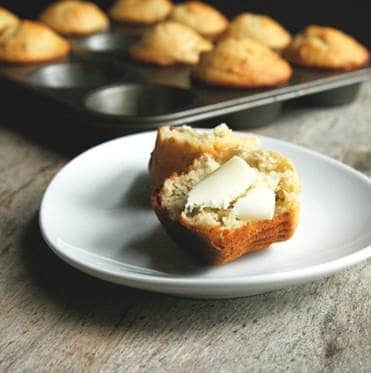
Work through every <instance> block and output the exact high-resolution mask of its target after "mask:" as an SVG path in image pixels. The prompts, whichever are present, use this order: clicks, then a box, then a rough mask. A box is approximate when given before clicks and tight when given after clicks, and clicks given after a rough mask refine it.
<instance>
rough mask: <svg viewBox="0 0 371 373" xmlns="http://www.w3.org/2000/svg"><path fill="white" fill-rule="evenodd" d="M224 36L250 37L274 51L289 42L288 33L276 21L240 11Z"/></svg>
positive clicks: (279, 49) (289, 36)
mask: <svg viewBox="0 0 371 373" xmlns="http://www.w3.org/2000/svg"><path fill="white" fill-rule="evenodd" d="M226 36H229V37H234V38H245V37H247V38H250V39H253V40H255V41H257V42H259V43H261V44H264V45H265V46H266V47H269V48H272V49H274V50H276V51H281V50H282V49H284V48H286V47H287V46H288V45H289V44H290V42H291V39H292V38H291V35H290V33H289V32H288V31H287V30H286V29H285V28H284V27H283V26H282V25H280V24H279V23H278V22H277V21H275V20H274V19H272V18H271V17H269V16H266V15H262V14H252V13H242V14H240V15H239V16H237V17H236V18H234V19H233V20H232V22H231V23H230V25H229V28H228V30H227V32H226Z"/></svg>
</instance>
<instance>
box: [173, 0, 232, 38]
mask: <svg viewBox="0 0 371 373" xmlns="http://www.w3.org/2000/svg"><path fill="white" fill-rule="evenodd" d="M170 18H171V19H172V20H174V21H177V22H180V23H183V24H184V25H187V26H189V27H191V28H193V29H194V30H196V31H197V32H199V33H200V34H201V35H202V36H204V37H206V38H210V39H214V38H216V37H218V36H219V35H221V34H222V33H223V32H224V31H225V30H226V28H227V27H228V20H227V18H225V17H224V16H223V14H221V13H220V12H219V11H217V10H216V9H215V8H213V7H212V6H210V5H207V4H205V3H203V2H201V1H187V2H185V3H181V4H179V5H177V6H175V8H174V10H173V11H172V13H171V14H170Z"/></svg>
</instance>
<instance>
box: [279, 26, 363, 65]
mask: <svg viewBox="0 0 371 373" xmlns="http://www.w3.org/2000/svg"><path fill="white" fill-rule="evenodd" d="M284 53H285V57H286V58H287V59H288V60H289V61H291V62H293V63H295V64H298V65H302V66H307V67H315V68H325V69H340V70H352V69H357V68H359V67H362V66H365V65H367V64H368V61H369V53H368V51H367V49H366V48H365V47H364V46H363V45H361V44H360V43H358V42H357V41H356V40H355V39H354V38H352V37H351V36H349V35H347V34H345V33H344V32H342V31H340V30H337V29H335V28H332V27H323V26H317V25H310V26H308V27H307V28H306V29H305V30H304V31H303V32H302V33H300V34H299V35H297V36H296V37H295V38H294V40H293V42H292V43H291V44H290V45H289V47H288V48H287V49H286V50H285V52H284Z"/></svg>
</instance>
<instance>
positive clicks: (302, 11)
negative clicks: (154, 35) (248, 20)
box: [0, 0, 371, 49]
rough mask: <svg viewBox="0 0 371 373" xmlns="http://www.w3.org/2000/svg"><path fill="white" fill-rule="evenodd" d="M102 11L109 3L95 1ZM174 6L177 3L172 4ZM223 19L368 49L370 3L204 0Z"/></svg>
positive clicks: (23, 10) (37, 7) (45, 0)
mask: <svg viewBox="0 0 371 373" xmlns="http://www.w3.org/2000/svg"><path fill="white" fill-rule="evenodd" d="M52 2H53V1H52V0H32V1H25V0H20V1H16V0H5V1H4V0H3V1H1V2H0V4H1V5H2V6H4V7H6V8H8V9H10V10H12V11H14V12H15V13H17V14H19V15H20V16H21V17H24V18H32V17H35V16H36V15H37V14H38V13H39V12H40V11H41V10H42V9H43V8H44V7H45V6H46V5H47V4H50V3H52ZM94 2H95V3H97V4H99V5H100V6H101V7H103V8H107V7H109V6H110V5H111V4H112V2H113V1H112V0H96V1H94ZM174 2H175V3H177V2H180V1H176V0H174ZM205 2H207V3H209V4H212V5H214V6H216V7H217V8H218V9H220V10H222V11H223V12H224V13H225V14H226V15H228V16H233V15H236V14H237V13H240V12H241V9H245V10H248V11H251V12H256V13H266V14H268V15H271V16H273V17H274V18H276V19H277V20H278V21H280V22H281V23H283V24H284V25H285V27H286V28H288V29H289V30H290V31H291V32H297V31H299V30H301V29H302V28H304V27H305V26H306V25H307V24H309V23H318V24H321V25H326V26H334V27H338V28H340V29H342V30H344V31H345V32H347V33H349V34H351V35H353V36H355V37H356V38H357V39H359V40H360V41H361V42H363V43H364V44H366V45H367V46H368V48H369V49H370V48H371V22H370V15H371V1H370V0H353V1H342V0H340V1H334V0H309V1H293V0H224V1H223V0H205Z"/></svg>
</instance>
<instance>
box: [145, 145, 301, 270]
mask: <svg viewBox="0 0 371 373" xmlns="http://www.w3.org/2000/svg"><path fill="white" fill-rule="evenodd" d="M240 157H241V158H243V159H244V160H245V161H246V162H247V164H249V165H250V166H251V167H253V168H254V169H255V170H256V171H257V172H258V173H259V176H258V177H259V179H260V181H259V182H260V183H264V184H265V183H267V184H266V185H267V186H268V185H269V189H271V190H273V191H274V193H275V196H276V202H275V211H274V216H273V218H272V219H264V220H252V219H248V220H241V219H240V218H239V217H238V216H236V215H235V214H234V213H233V206H234V204H235V203H236V201H232V202H231V204H230V205H229V206H227V207H225V208H210V207H204V208H202V207H199V208H196V209H195V210H192V211H189V210H187V209H186V207H185V206H186V201H187V197H188V193H189V191H190V190H191V189H192V188H193V187H194V186H195V185H197V184H198V183H199V182H200V181H202V180H203V179H204V178H205V177H207V175H209V174H211V173H212V172H213V171H215V170H216V169H217V168H218V167H219V166H220V164H219V163H218V162H216V161H215V160H214V159H213V157H211V156H210V155H207V154H204V155H201V156H200V157H199V158H196V159H195V160H194V162H193V164H192V165H191V166H190V167H189V168H188V170H187V171H186V172H184V173H181V174H178V173H174V174H173V175H171V176H170V177H168V178H167V179H166V180H165V182H164V184H163V186H162V187H161V188H160V189H157V190H155V191H154V192H153V193H152V196H151V204H152V207H153V208H154V210H155V212H156V215H157V217H158V218H159V220H160V222H161V223H162V224H163V226H164V228H165V229H166V231H167V233H168V234H169V235H170V236H171V237H172V238H173V239H174V241H175V242H177V243H178V244H179V245H180V246H181V247H184V249H186V250H192V251H193V252H194V253H195V254H197V255H199V256H200V257H201V258H202V259H203V260H204V261H206V262H207V263H208V264H211V265H220V264H225V263H227V262H230V261H232V260H235V259H237V258H238V257H240V256H242V255H245V254H247V253H249V252H254V251H258V250H261V249H264V248H266V247H268V246H269V245H270V244H272V243H273V242H279V241H285V240H288V239H289V238H291V237H292V235H293V234H294V232H295V229H296V227H297V225H298V222H299V212H300V202H299V195H300V190H301V188H300V183H299V178H298V175H297V172H296V170H295V166H294V165H293V163H292V162H291V161H290V160H289V159H287V158H286V157H284V156H283V155H282V154H280V153H278V152H274V151H264V150H255V151H250V152H245V153H241V154H240Z"/></svg>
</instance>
